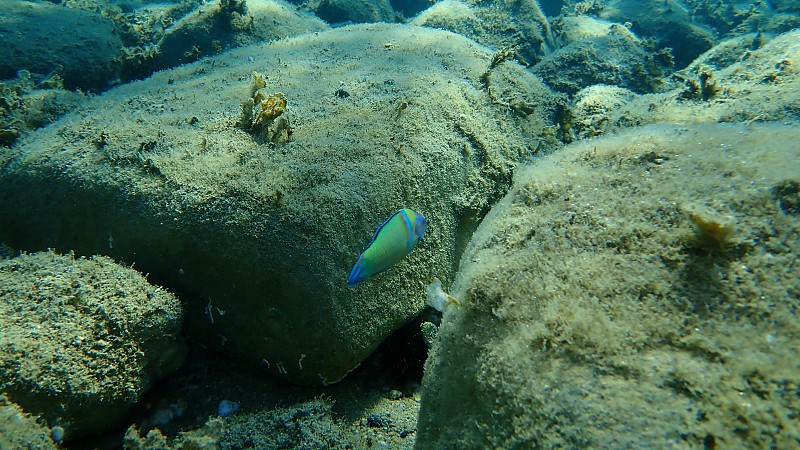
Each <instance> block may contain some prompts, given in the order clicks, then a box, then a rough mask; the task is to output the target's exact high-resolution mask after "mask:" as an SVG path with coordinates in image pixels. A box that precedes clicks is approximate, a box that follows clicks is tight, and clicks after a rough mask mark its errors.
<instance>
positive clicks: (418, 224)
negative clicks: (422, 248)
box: [414, 214, 428, 241]
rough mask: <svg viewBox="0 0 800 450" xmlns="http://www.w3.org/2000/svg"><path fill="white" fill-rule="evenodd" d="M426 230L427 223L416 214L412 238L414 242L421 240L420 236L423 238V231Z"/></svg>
mask: <svg viewBox="0 0 800 450" xmlns="http://www.w3.org/2000/svg"><path fill="white" fill-rule="evenodd" d="M427 229H428V221H427V220H425V218H424V217H422V216H421V215H420V214H417V218H416V220H414V238H415V240H417V241H419V240H420V239H422V236H425V231H426V230H427Z"/></svg>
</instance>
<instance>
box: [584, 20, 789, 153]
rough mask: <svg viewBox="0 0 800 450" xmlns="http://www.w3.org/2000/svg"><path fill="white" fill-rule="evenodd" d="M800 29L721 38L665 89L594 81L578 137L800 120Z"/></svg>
mask: <svg viewBox="0 0 800 450" xmlns="http://www.w3.org/2000/svg"><path fill="white" fill-rule="evenodd" d="M799 59H800V31H797V30H795V31H791V32H789V33H784V34H782V35H779V36H776V37H775V38H773V39H771V40H770V39H766V38H763V37H758V36H755V35H748V36H743V37H737V38H732V39H729V40H727V41H723V42H721V43H720V44H719V45H718V46H716V47H714V48H712V49H710V50H709V51H708V52H706V53H704V54H703V55H701V56H700V57H698V58H697V60H696V61H695V62H693V63H692V64H690V65H689V66H688V67H687V68H686V69H684V70H682V71H679V72H677V73H676V74H675V76H674V78H675V80H676V81H675V82H673V85H674V87H673V88H672V89H669V90H667V91H665V92H663V93H658V94H646V95H634V94H632V93H625V92H622V91H620V90H619V89H618V88H617V87H598V86H591V87H588V88H585V89H584V90H582V91H579V92H578V93H577V94H576V95H575V103H574V105H573V106H574V108H572V113H573V114H574V121H573V130H574V131H575V134H576V135H577V136H578V137H587V136H589V137H590V136H595V135H598V134H602V133H605V132H615V131H619V130H621V129H624V128H627V127H630V126H632V125H645V124H652V123H698V122H740V121H751V120H758V121H797V120H800V108H798V107H797V105H798V103H800V70H798V69H797V68H796V67H795V66H796V65H797V64H795V63H793V61H797V60H799Z"/></svg>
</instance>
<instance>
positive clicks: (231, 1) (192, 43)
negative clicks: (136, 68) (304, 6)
mask: <svg viewBox="0 0 800 450" xmlns="http://www.w3.org/2000/svg"><path fill="white" fill-rule="evenodd" d="M327 28H328V26H327V25H326V24H325V22H323V21H321V20H320V19H319V18H317V17H314V16H312V15H311V14H309V13H303V12H301V11H298V10H297V9H296V8H295V7H293V6H292V5H290V4H288V3H286V2H285V1H282V0H249V1H247V2H244V1H242V0H220V1H217V2H214V3H213V4H211V5H206V4H202V5H199V6H198V7H197V8H196V9H195V10H193V11H191V12H190V13H188V14H186V15H185V16H183V17H182V18H181V19H180V20H178V21H176V22H175V23H174V24H173V25H172V26H170V27H169V28H167V29H166V30H164V34H163V36H162V37H161V39H160V40H159V41H158V43H157V45H156V48H157V50H156V55H155V56H154V60H153V61H152V63H151V64H149V65H148V66H147V69H148V70H149V72H148V73H151V72H153V71H155V70H158V69H164V68H169V67H175V66H177V65H180V64H184V63H187V62H194V61H197V60H198V59H200V58H201V57H203V56H206V55H212V54H216V53H221V52H222V51H223V50H228V49H229V48H232V47H241V46H244V45H248V44H255V43H258V42H268V41H273V40H277V39H282V38H285V37H287V36H294V35H298V34H304V33H308V32H311V31H322V30H325V29H327ZM140 70H144V68H142V69H140Z"/></svg>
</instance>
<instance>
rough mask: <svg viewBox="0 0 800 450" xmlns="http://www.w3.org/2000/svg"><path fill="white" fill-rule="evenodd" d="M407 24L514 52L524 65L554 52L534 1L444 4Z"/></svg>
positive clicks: (446, 1) (453, 1) (544, 19)
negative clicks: (456, 34) (436, 29)
mask: <svg viewBox="0 0 800 450" xmlns="http://www.w3.org/2000/svg"><path fill="white" fill-rule="evenodd" d="M410 23H412V24H414V25H419V26H426V27H433V28H440V29H443V30H450V31H452V32H454V33H459V34H462V35H464V36H467V37H469V38H471V39H474V40H476V41H478V42H480V43H481V44H483V45H486V46H489V47H491V48H494V49H495V50H498V51H499V50H503V51H512V50H513V51H514V53H515V57H516V58H517V60H518V61H519V62H521V63H523V64H525V65H533V64H536V63H537V62H539V61H540V60H541V59H542V57H543V56H544V55H546V54H548V53H549V52H550V51H551V50H552V49H553V35H552V32H551V31H550V23H549V22H548V21H547V17H545V15H544V13H542V10H541V8H539V3H537V2H536V0H520V1H515V2H504V1H494V0H490V1H479V0H463V1H462V0H444V1H440V2H437V3H435V4H434V5H433V6H431V7H430V8H428V9H426V10H425V11H422V12H421V13H419V14H418V15H417V16H416V17H414V18H413V19H412V20H411V21H410Z"/></svg>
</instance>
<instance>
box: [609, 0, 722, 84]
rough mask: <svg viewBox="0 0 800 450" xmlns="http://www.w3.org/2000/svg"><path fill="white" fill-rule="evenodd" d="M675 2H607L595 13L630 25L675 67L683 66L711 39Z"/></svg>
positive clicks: (661, 0) (642, 0)
mask: <svg viewBox="0 0 800 450" xmlns="http://www.w3.org/2000/svg"><path fill="white" fill-rule="evenodd" d="M683 3H684V2H680V1H678V0H611V1H609V2H608V3H607V4H604V5H603V7H602V8H601V9H600V11H599V15H600V17H601V18H603V19H607V20H611V21H614V22H617V23H626V22H627V23H630V24H631V26H632V28H633V31H634V32H635V33H636V34H637V35H638V36H640V37H642V38H652V39H654V40H655V45H656V46H657V47H658V48H669V49H671V50H672V54H673V55H674V56H675V66H676V67H677V68H683V67H686V65H687V64H689V63H690V62H692V60H694V59H695V58H696V57H697V56H698V55H700V54H701V53H703V52H704V51H706V50H708V49H709V48H711V47H712V46H713V45H714V36H713V35H712V34H711V32H710V31H709V30H708V29H707V28H706V27H704V26H703V25H702V24H700V23H697V22H696V21H694V20H693V18H692V16H691V14H690V11H689V10H688V9H687V8H686V6H685V5H684V4H683Z"/></svg>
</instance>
